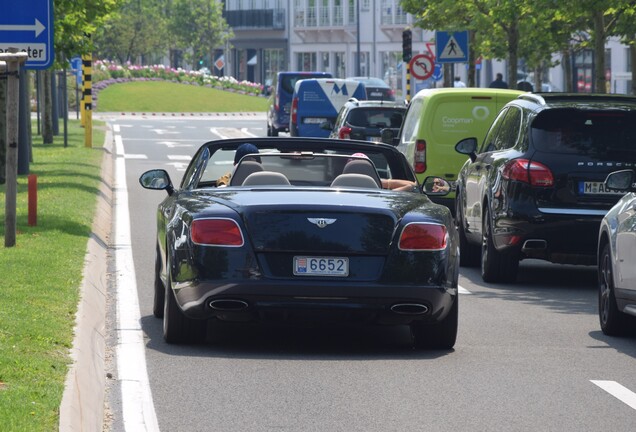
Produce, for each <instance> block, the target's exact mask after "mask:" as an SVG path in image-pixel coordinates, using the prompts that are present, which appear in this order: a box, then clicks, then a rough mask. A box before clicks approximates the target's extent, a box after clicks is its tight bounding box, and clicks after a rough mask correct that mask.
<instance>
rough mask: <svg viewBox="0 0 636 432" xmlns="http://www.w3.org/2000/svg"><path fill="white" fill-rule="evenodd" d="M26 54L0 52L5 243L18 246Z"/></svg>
mask: <svg viewBox="0 0 636 432" xmlns="http://www.w3.org/2000/svg"><path fill="white" fill-rule="evenodd" d="M27 57H28V56H27V53H25V52H18V50H17V49H15V48H10V49H9V52H8V53H4V54H0V63H1V62H4V63H5V64H6V71H5V72H1V70H0V73H2V74H3V75H6V77H7V125H6V126H7V135H6V136H7V138H6V141H5V143H6V146H7V154H6V167H5V169H6V185H7V187H6V194H5V218H4V219H5V224H4V246H5V247H13V246H15V239H16V232H17V230H16V219H17V218H16V208H17V200H18V110H19V96H20V78H19V71H20V66H21V65H23V64H24V63H25V62H26V61H27Z"/></svg>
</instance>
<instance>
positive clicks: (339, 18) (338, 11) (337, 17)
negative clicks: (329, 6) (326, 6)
mask: <svg viewBox="0 0 636 432" xmlns="http://www.w3.org/2000/svg"><path fill="white" fill-rule="evenodd" d="M343 8H344V6H343V4H342V0H333V25H334V26H341V25H343V23H344V9H343Z"/></svg>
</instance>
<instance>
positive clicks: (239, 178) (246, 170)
mask: <svg viewBox="0 0 636 432" xmlns="http://www.w3.org/2000/svg"><path fill="white" fill-rule="evenodd" d="M259 171H263V167H262V166H261V164H260V163H258V162H256V161H243V162H241V163H240V164H238V165H237V166H236V169H235V170H234V174H232V178H230V186H240V185H242V184H243V182H244V181H245V179H246V178H247V176H249V175H250V174H252V173H255V172H259Z"/></svg>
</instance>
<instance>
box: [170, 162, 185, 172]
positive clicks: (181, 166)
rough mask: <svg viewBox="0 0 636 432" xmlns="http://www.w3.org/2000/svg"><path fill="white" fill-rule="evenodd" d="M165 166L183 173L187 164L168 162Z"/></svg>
mask: <svg viewBox="0 0 636 432" xmlns="http://www.w3.org/2000/svg"><path fill="white" fill-rule="evenodd" d="M166 165H171V166H173V167H174V169H175V170H177V171H185V170H186V168H187V167H188V164H187V163H184V162H169V163H167V164H166Z"/></svg>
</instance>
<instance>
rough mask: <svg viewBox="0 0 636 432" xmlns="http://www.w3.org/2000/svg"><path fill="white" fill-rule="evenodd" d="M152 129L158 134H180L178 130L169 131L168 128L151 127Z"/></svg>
mask: <svg viewBox="0 0 636 432" xmlns="http://www.w3.org/2000/svg"><path fill="white" fill-rule="evenodd" d="M150 130H151V131H153V132H154V133H156V134H157V135H166V134H179V132H178V131H169V130H166V129H150Z"/></svg>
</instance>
